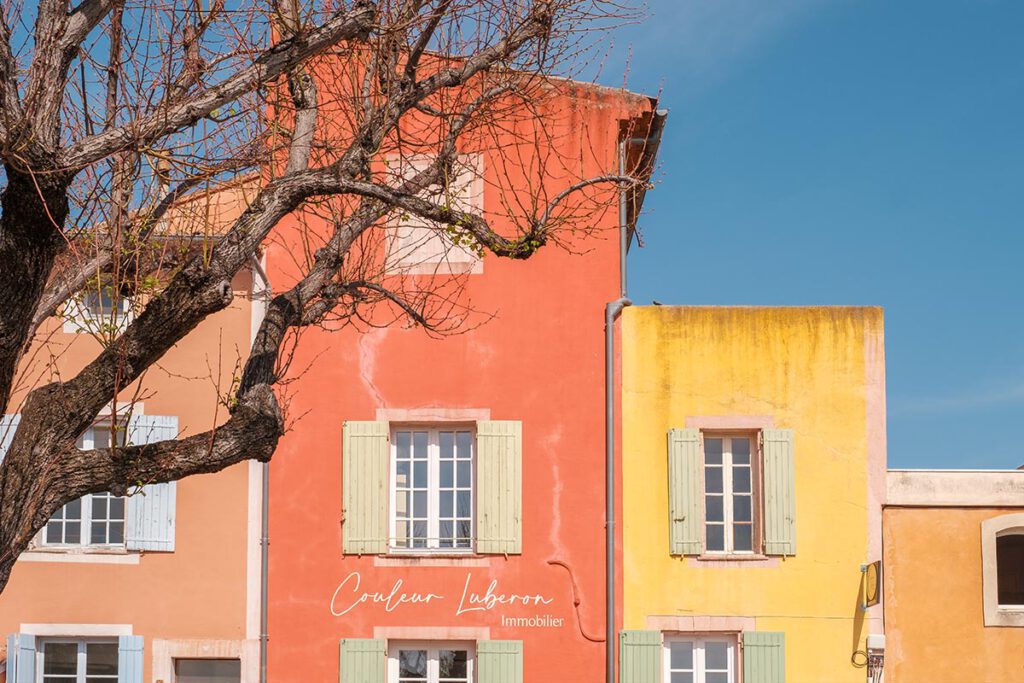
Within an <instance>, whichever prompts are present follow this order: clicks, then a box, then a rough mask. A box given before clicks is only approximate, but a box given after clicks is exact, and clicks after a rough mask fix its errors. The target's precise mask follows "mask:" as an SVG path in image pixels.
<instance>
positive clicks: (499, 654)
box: [476, 640, 523, 683]
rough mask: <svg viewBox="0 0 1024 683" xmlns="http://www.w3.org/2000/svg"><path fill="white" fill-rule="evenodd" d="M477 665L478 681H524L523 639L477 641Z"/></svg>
mask: <svg viewBox="0 0 1024 683" xmlns="http://www.w3.org/2000/svg"><path fill="white" fill-rule="evenodd" d="M476 666H477V674H476V676H477V678H476V680H477V683H523V641H521V640H481V641H477V644H476Z"/></svg>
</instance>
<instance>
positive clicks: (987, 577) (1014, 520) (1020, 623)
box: [981, 512, 1024, 627]
mask: <svg viewBox="0 0 1024 683" xmlns="http://www.w3.org/2000/svg"><path fill="white" fill-rule="evenodd" d="M1017 534H1024V512H1021V513H1014V514H1008V515H999V516H996V517H992V518H990V519H986V520H984V521H983V522H982V523H981V562H982V606H983V610H982V612H983V616H984V624H985V626H986V627H989V626H995V627H1000V626H1010V627H1024V605H1000V604H999V566H998V558H997V553H996V539H997V538H999V537H1001V536H1009V535H1017Z"/></svg>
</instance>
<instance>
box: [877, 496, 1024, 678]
mask: <svg viewBox="0 0 1024 683" xmlns="http://www.w3.org/2000/svg"><path fill="white" fill-rule="evenodd" d="M1020 511H1021V509H1020V508H955V507H953V508H949V507H942V508H937V507H920V508H917V507H914V508H910V507H889V508H886V509H885V512H884V513H883V514H884V529H885V532H884V534H885V535H884V543H885V569H886V576H885V585H884V590H885V605H886V607H885V628H886V648H887V650H888V653H887V659H889V661H890V662H891V664H889V665H887V666H886V678H885V680H886V681H887V683H918V682H919V681H927V682H928V683H963V682H965V681H969V682H970V683H1010V682H1012V681H1024V629H1022V628H1019V627H1008V626H988V627H986V626H985V622H984V616H983V611H982V605H983V602H982V553H981V524H982V522H983V521H985V520H987V519H991V518H993V517H998V516H1000V515H1004V514H1013V513H1019V512H1020Z"/></svg>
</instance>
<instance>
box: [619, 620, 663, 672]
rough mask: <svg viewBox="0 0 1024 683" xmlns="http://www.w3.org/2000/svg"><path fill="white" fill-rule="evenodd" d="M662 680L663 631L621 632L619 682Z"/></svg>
mask: <svg viewBox="0 0 1024 683" xmlns="http://www.w3.org/2000/svg"><path fill="white" fill-rule="evenodd" d="M660 680H661V632H660V631H622V632H621V633H619V683H657V681H660Z"/></svg>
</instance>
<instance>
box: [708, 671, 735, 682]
mask: <svg viewBox="0 0 1024 683" xmlns="http://www.w3.org/2000/svg"><path fill="white" fill-rule="evenodd" d="M704 683H729V674H728V673H727V672H724V671H719V672H712V671H709V672H708V673H706V674H704Z"/></svg>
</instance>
